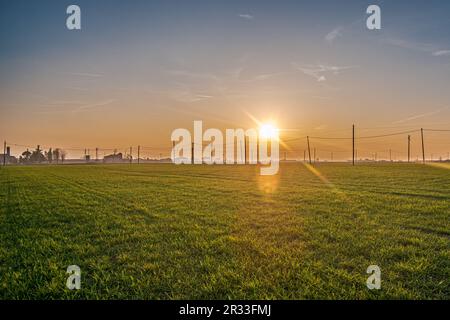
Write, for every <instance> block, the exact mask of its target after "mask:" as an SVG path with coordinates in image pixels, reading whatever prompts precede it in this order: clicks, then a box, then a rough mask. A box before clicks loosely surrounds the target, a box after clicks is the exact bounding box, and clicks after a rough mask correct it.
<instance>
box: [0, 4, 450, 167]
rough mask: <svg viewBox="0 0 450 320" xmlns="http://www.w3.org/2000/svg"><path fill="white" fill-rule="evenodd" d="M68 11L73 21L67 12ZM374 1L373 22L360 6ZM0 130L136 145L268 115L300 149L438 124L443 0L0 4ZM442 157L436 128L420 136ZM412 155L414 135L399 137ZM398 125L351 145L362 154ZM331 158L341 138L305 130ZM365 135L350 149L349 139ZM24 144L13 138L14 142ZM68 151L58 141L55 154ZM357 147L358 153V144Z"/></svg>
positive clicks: (166, 145)
mask: <svg viewBox="0 0 450 320" xmlns="http://www.w3.org/2000/svg"><path fill="white" fill-rule="evenodd" d="M71 4H77V5H78V6H79V7H80V8H81V27H82V29H81V30H68V29H67V28H66V18H67V16H68V15H67V14H66V8H67V7H68V6H69V5H71ZM370 4H377V5H379V6H380V8H381V30H369V29H367V27H366V19H367V17H368V14H366V8H367V7H368V6H369V5H370ZM0 8H1V9H0V41H1V43H2V45H1V47H0V139H1V140H7V141H8V142H11V143H15V144H20V145H30V146H35V145H37V144H40V145H42V146H45V147H46V146H52V147H62V148H65V149H67V150H70V149H71V148H72V149H73V152H72V155H73V156H78V153H77V152H78V151H77V149H82V148H90V149H93V148H95V147H100V148H118V149H120V150H121V148H122V149H123V148H128V146H137V145H142V146H148V149H147V150H148V151H147V152H148V154H149V156H152V155H155V153H156V154H158V153H168V152H169V151H168V150H170V147H171V142H170V135H171V132H172V131H173V130H174V129H176V128H188V129H190V130H191V131H192V130H193V129H192V126H193V121H194V120H203V123H204V127H205V128H219V129H223V130H224V129H225V128H240V127H241V128H252V127H255V126H257V124H255V122H254V119H257V120H258V121H261V122H266V121H273V122H275V123H276V124H277V125H278V127H279V128H280V129H281V138H282V139H285V140H291V141H293V142H291V143H289V146H288V150H289V152H290V153H291V154H292V155H293V156H294V155H295V157H297V156H298V157H301V158H302V157H303V150H304V139H298V140H295V139H296V138H298V137H303V136H305V135H310V136H318V137H348V136H351V126H352V124H355V126H356V132H357V135H360V136H372V135H382V134H385V133H395V132H403V131H408V130H415V129H418V128H421V127H424V128H433V129H450V90H449V84H450V15H449V13H450V2H448V1H436V0H434V1H433V0H431V1H419V0H409V1H406V0H395V1H388V0H385V1H361V0H359V1H356V0H355V1H351V0H349V1H345V2H344V1H325V0H318V1H299V0H296V1H284V0H281V1H264V0H263V1H261V0H259V1H246V0H240V1H233V0H231V1H229V0H228V1H214V0H209V1H193V0H188V1H171V0H165V1H156V0H155V1H144V0H142V1H140V0H130V1H116V0H108V1H106V0H96V1H85V0H72V1H61V0H58V1H56V0H54V1H44V0H42V1H33V2H31V1H23V0H16V1H7V0H0ZM426 134H427V136H426V141H427V157H430V156H431V153H433V154H434V157H438V156H442V157H447V153H448V152H449V151H450V134H449V133H448V132H431V131H430V132H427V133H426ZM411 135H412V142H413V157H414V158H415V157H416V154H417V155H418V154H419V140H418V139H419V135H418V133H417V132H414V133H411ZM405 141H406V140H405V136H403V135H400V136H393V137H387V138H380V139H368V140H364V142H361V145H360V150H361V151H360V152H361V157H372V156H373V155H374V153H376V152H378V154H379V157H383V156H384V157H385V156H386V155H387V150H388V149H391V150H394V154H395V155H396V156H397V157H398V159H400V158H402V157H404V156H405V152H406V142H405ZM314 143H315V144H314V146H315V147H316V148H317V150H318V151H319V152H320V155H321V157H330V156H331V155H330V153H331V152H334V158H335V159H337V158H339V157H342V158H346V157H348V156H349V154H348V152H347V151H348V150H350V148H351V145H349V143H348V141H347V140H320V139H318V140H315V142H314ZM363 143H364V145H362V144H363ZM22 149H23V147H22V148H21V147H18V146H17V147H15V148H13V152H21V151H23V150H22ZM70 153H71V152H69V154H70ZM363 153H365V154H363Z"/></svg>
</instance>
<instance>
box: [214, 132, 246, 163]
mask: <svg viewBox="0 0 450 320" xmlns="http://www.w3.org/2000/svg"><path fill="white" fill-rule="evenodd" d="M247 138H248V137H246V136H244V163H247ZM211 162H212V148H211Z"/></svg>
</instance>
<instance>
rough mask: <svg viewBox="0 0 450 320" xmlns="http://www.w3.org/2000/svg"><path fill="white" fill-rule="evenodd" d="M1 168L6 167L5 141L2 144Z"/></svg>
mask: <svg viewBox="0 0 450 320" xmlns="http://www.w3.org/2000/svg"><path fill="white" fill-rule="evenodd" d="M3 166H6V140H5V142H3Z"/></svg>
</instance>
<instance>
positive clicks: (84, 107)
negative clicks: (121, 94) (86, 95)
mask: <svg viewBox="0 0 450 320" xmlns="http://www.w3.org/2000/svg"><path fill="white" fill-rule="evenodd" d="M114 102H116V99H108V100H104V101H98V102H94V103H90V104H84V105H81V106H79V107H77V108H76V109H75V110H73V112H79V111H84V110H88V109H94V108H97V107H104V106H107V105H110V104H112V103H114Z"/></svg>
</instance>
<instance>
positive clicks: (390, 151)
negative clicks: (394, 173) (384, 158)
mask: <svg viewBox="0 0 450 320" xmlns="http://www.w3.org/2000/svg"><path fill="white" fill-rule="evenodd" d="M389 161H391V162H392V150H391V149H389Z"/></svg>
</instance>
